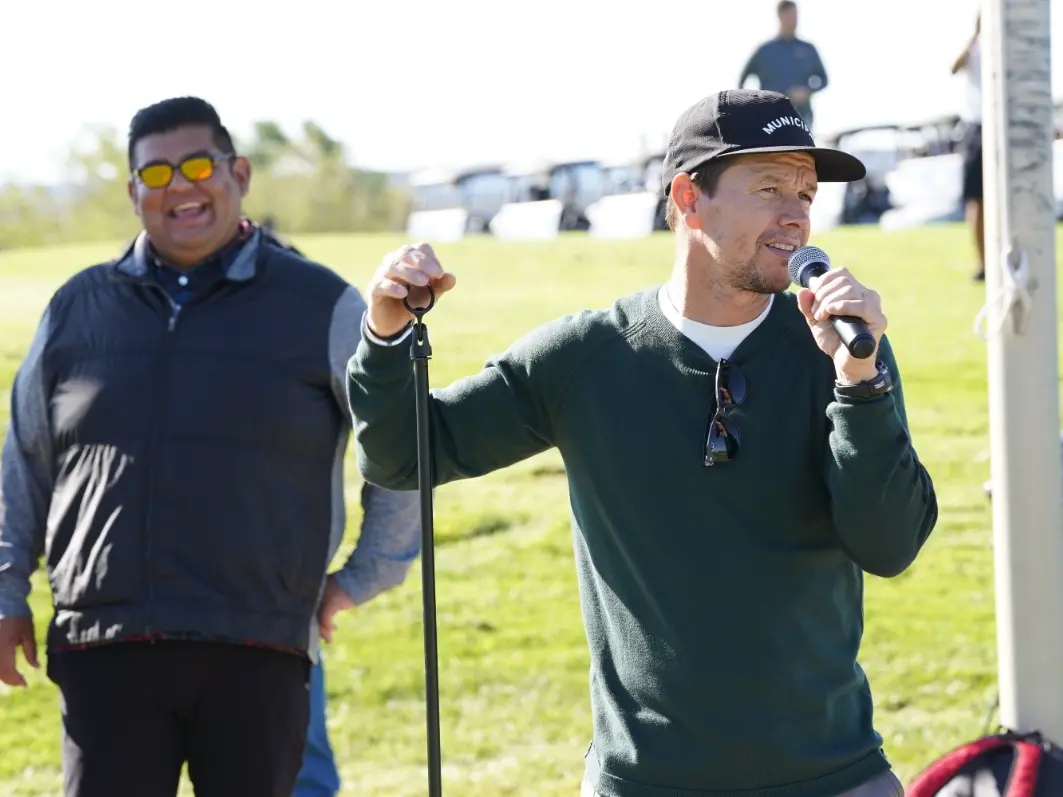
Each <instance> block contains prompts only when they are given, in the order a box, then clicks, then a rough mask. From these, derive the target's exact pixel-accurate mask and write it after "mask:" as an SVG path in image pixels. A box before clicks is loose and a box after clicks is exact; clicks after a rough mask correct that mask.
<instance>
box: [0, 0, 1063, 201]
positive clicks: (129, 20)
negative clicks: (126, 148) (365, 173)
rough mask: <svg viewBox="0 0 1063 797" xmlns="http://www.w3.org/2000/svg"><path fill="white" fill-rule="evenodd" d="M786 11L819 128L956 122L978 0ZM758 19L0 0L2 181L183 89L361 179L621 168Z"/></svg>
mask: <svg viewBox="0 0 1063 797" xmlns="http://www.w3.org/2000/svg"><path fill="white" fill-rule="evenodd" d="M1060 4H1063V0H1058V2H1057V0H1052V10H1053V20H1052V28H1053V31H1052V32H1053V39H1055V40H1057V41H1059V40H1061V39H1060V38H1059V37H1058V35H1057V33H1058V32H1063V19H1061V16H1060V14H1059V13H1058V9H1057V6H1058V5H1060ZM798 5H799V9H800V23H799V29H798V35H799V36H800V37H801V38H804V39H807V40H809V41H811V42H812V43H813V44H815V45H816V47H817V48H818V49H819V51H820V55H821V57H822V59H823V62H824V64H825V66H826V69H827V73H828V76H829V78H830V86H829V87H828V88H827V89H826V90H825V91H823V92H822V93H821V94H818V95H817V96H816V97H815V99H814V103H815V104H814V109H815V112H816V130H815V132H816V134H817V137H819V136H822V135H824V134H828V133H830V132H831V131H834V130H838V129H841V128H846V127H851V126H856V125H863V124H873V123H878V122H894V121H901V122H907V121H917V120H920V119H924V118H932V117H935V116H938V115H942V114H948V113H953V112H958V111H959V109H960V107H961V105H962V103H963V99H964V84H963V81H962V78H961V77H953V76H952V75H950V74H949V67H950V65H951V63H952V61H953V59H954V58H955V56H956V55H957V53H958V52H959V50H960V49H961V48H962V47H963V45H964V44H965V42H966V41H967V39H968V38H969V36H970V34H971V32H972V30H973V20H974V13H975V10H976V8H977V2H976V0H885V1H884V0H874V1H872V0H799V4H798ZM270 9H275V10H273V11H271V10H270ZM776 25H777V22H776V18H775V0H730V1H729V2H725V0H693V1H692V2H685V3H675V2H671V3H667V2H666V3H652V4H651V2H649V0H536V2H535V3H530V2H526V3H516V2H498V0H406V1H403V0H371V1H369V2H367V0H331V2H329V1H327V0H300V2H298V3H291V2H277V3H276V4H275V5H274V4H273V3H271V2H269V0H266V2H261V1H260V2H257V3H254V4H251V3H248V2H246V0H215V1H214V2H206V1H205V0H183V2H181V3H180V4H177V5H172V4H165V5H164V4H159V5H158V6H155V5H150V4H137V5H134V4H133V3H132V2H131V0H93V2H87V3H86V2H80V1H79V0H36V1H35V2H19V1H18V0H0V35H2V37H3V39H2V44H0V182H2V181H4V180H5V179H6V180H11V179H14V180H18V181H44V182H54V181H58V180H61V178H62V170H63V161H62V159H63V154H64V152H65V151H66V150H67V148H68V147H69V145H70V143H71V142H72V141H74V140H75V139H76V138H77V136H78V134H79V131H81V130H83V129H84V128H83V126H85V125H96V124H104V125H111V126H113V127H115V128H116V129H117V130H118V131H119V132H120V133H122V134H124V132H125V130H126V128H127V125H128V123H129V119H130V117H131V116H132V115H133V113H135V112H136V110H137V109H138V108H140V107H142V106H144V105H147V104H150V103H152V102H155V101H157V100H160V99H163V98H165V97H169V96H175V95H181V94H194V95H197V96H201V97H204V98H205V99H207V100H209V101H210V102H211V103H213V104H214V105H215V107H216V108H217V109H218V111H219V113H220V114H221V117H222V120H223V121H224V122H225V124H227V125H228V126H229V127H230V129H231V130H232V131H233V132H234V133H236V134H237V135H245V134H247V133H248V132H249V131H250V129H251V125H252V123H253V122H254V121H255V120H260V119H271V120H275V121H277V122H279V123H280V124H281V126H282V127H284V128H285V129H286V130H288V131H289V132H296V131H297V130H298V128H299V126H301V124H302V122H303V121H304V120H306V119H313V120H314V121H316V122H317V123H318V124H320V125H321V126H322V127H323V128H324V129H325V130H326V131H327V132H328V133H330V134H331V135H332V136H334V137H336V138H339V139H340V140H342V141H343V142H344V143H345V144H346V145H347V147H348V150H349V153H350V159H351V160H352V162H353V163H355V164H357V165H359V166H362V167H365V168H375V169H382V170H386V171H408V170H412V169H417V168H424V167H436V166H441V167H457V166H462V165H468V164H473V163H489V162H521V161H529V160H536V159H539V158H547V159H564V158H585V157H586V158H598V159H622V158H626V157H629V156H632V155H635V154H637V153H638V152H639V151H640V148H641V146H642V145H644V144H645V145H646V146H649V147H653V148H656V147H660V146H662V145H663V142H664V141H665V139H666V138H667V134H668V132H669V131H670V129H671V126H672V124H673V123H674V121H675V118H676V117H677V116H678V115H679V114H680V113H681V112H682V111H683V110H684V109H685V108H686V107H688V106H689V105H691V104H693V103H694V102H696V101H697V100H699V99H700V98H701V97H703V96H705V95H706V94H709V93H711V92H714V91H717V90H720V89H724V88H732V87H734V86H735V84H736V81H737V79H738V75H739V73H740V71H741V69H742V66H743V64H744V63H745V61H746V59H747V58H748V57H749V55H750V53H751V52H752V51H753V49H754V48H755V47H756V45H757V44H758V43H760V42H761V41H763V40H764V39H767V38H770V37H771V36H772V35H773V34H774V33H775V29H776ZM1061 66H1063V59H1060V58H1059V57H1058V56H1055V55H1054V57H1053V70H1052V72H1053V94H1054V95H1055V96H1057V97H1058V96H1060V94H1061V93H1063V71H1061V68H1060V67H1061Z"/></svg>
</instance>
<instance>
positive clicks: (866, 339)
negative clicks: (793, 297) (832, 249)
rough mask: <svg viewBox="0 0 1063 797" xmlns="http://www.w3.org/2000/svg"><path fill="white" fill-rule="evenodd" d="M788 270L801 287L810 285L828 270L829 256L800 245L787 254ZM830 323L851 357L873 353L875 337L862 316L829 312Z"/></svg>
mask: <svg viewBox="0 0 1063 797" xmlns="http://www.w3.org/2000/svg"><path fill="white" fill-rule="evenodd" d="M787 270H788V271H789V272H790V280H791V281H792V282H795V283H797V284H798V285H800V286H801V287H802V288H811V284H810V283H811V282H812V280H814V279H816V278H817V277H822V276H823V275H824V274H826V273H827V272H828V271H830V258H829V257H827V253H826V252H824V251H823V250H822V249H820V248H819V247H816V246H802V247H801V248H800V249H796V250H795V251H794V253H793V254H792V255H790V261H789V263H788V264H787ZM813 290H815V289H814V288H813ZM830 322H831V325H832V326H833V327H834V331H835V332H837V333H838V337H839V338H841V339H842V343H843V344H844V345H845V348H846V349H848V350H849V354H851V355H852V356H853V357H856V358H857V359H858V360H866V359H867V358H868V357H870V356H871V355H872V354H874V353H875V338H874V336H873V335H872V334H871V333H870V332H869V331H868V329H867V324H865V323H864V322H863V320H862V319H859V318H857V317H856V316H851V315H832V316H830Z"/></svg>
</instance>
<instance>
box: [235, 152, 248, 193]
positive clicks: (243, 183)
mask: <svg viewBox="0 0 1063 797" xmlns="http://www.w3.org/2000/svg"><path fill="white" fill-rule="evenodd" d="M233 177H235V178H236V184H237V185H239V186H240V196H247V192H248V191H249V190H250V189H251V161H249V160H248V159H247V158H245V157H243V156H242V155H241V156H238V157H237V158H236V159H235V160H234V161H233Z"/></svg>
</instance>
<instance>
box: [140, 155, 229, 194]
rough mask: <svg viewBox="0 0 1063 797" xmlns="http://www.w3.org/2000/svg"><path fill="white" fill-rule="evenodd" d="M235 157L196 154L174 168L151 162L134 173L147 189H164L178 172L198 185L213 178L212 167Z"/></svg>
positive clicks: (167, 164) (167, 163)
mask: <svg viewBox="0 0 1063 797" xmlns="http://www.w3.org/2000/svg"><path fill="white" fill-rule="evenodd" d="M234 157H235V155H211V154H210V153H207V152H204V153H196V154H195V155H189V156H188V157H187V158H185V159H184V160H183V161H181V162H180V163H179V164H177V166H176V167H175V166H174V165H173V164H172V163H169V162H167V161H152V162H151V163H146V164H144V165H143V166H141V167H140V168H139V169H137V171H136V175H137V177H138V178H139V179H140V182H142V183H143V184H144V185H145V186H147V187H148V188H165V187H166V186H168V185H169V184H170V183H172V182H173V178H174V174H175V173H176V172H177V171H180V172H181V174H182V176H184V178H185V179H186V180H188V181H189V182H192V183H200V182H202V181H204V180H209V179H210V178H211V177H213V176H214V167H215V165H216V164H218V163H224V162H225V161H227V160H232V159H233V158H234Z"/></svg>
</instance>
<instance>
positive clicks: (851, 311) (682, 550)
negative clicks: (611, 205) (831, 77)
mask: <svg viewBox="0 0 1063 797" xmlns="http://www.w3.org/2000/svg"><path fill="white" fill-rule="evenodd" d="M863 174H864V167H863V165H862V164H861V163H860V162H859V161H858V160H856V159H855V158H853V157H852V156H849V155H847V154H845V153H841V152H837V151H832V150H826V149H820V148H816V147H815V145H814V143H813V141H812V137H811V136H810V135H809V134H808V132H807V131H806V130H805V129H804V126H803V124H802V123H801V121H800V116H799V115H798V114H797V112H796V110H795V109H794V107H793V105H792V104H791V103H790V101H789V100H788V99H786V98H785V97H784V96H783V95H781V94H777V93H773V92H764V91H726V92H722V93H720V94H716V95H713V96H710V97H708V98H706V99H705V100H703V101H701V102H699V103H698V104H697V105H695V106H693V107H692V108H690V109H689V110H688V111H687V112H685V113H684V114H683V116H682V117H680V119H679V121H678V122H677V124H676V127H675V131H674V133H673V135H672V138H671V142H670V144H669V146H668V150H667V156H666V161H665V171H664V176H663V181H664V184H663V187H664V189H665V191H666V192H667V193H668V195H669V212H668V216H669V220H670V222H671V226H672V228H673V229H674V230H675V244H676V249H675V253H676V254H675V261H674V265H673V268H672V274H671V279H670V280H669V281H668V282H667V283H666V284H665V285H663V286H662V285H655V286H651V287H648V288H646V289H645V290H642V291H639V292H637V293H635V294H633V295H629V296H624V297H622V298H620V299H618V300H616V302H615V303H614V304H613V305H612V306H611V307H610V308H608V309H605V310H600V311H582V312H578V313H575V314H573V315H569V316H565V317H563V318H560V319H558V320H556V321H553V322H551V323H548V324H546V325H544V326H542V327H541V328H539V329H536V330H534V331H533V332H531V333H529V334H528V335H526V336H525V337H523V338H522V339H520V340H519V341H517V342H516V343H515V344H513V345H512V346H511V347H510V348H509V349H508V350H507V351H506V352H504V353H503V354H501V355H499V356H497V357H494V358H492V359H491V360H489V361H488V363H487V364H486V366H485V367H484V368H483V370H482V371H480V372H479V373H478V374H476V375H474V376H471V377H468V378H465V379H462V380H460V381H458V382H456V383H455V384H452V385H450V386H448V387H446V388H443V389H438V390H435V391H433V395H432V399H431V429H432V447H433V453H434V465H435V478H436V483H437V484H444V483H446V482H451V481H454V480H457V479H462V478H469V477H474V476H479V475H482V474H485V473H488V472H490V471H494V470H497V469H499V468H504V467H506V466H508V465H511V464H513V463H515V462H518V461H520V460H523V459H525V458H527V457H530V456H532V455H534V454H537V453H539V452H541V451H544V450H546V449H548V448H550V447H552V446H556V447H557V448H558V449H559V451H560V452H561V454H562V456H563V458H564V461H565V466H566V469H567V473H568V481H569V489H570V501H571V508H572V516H573V523H574V529H573V531H574V535H573V539H574V545H575V553H576V558H577V562H578V572H579V588H580V598H581V601H582V608H583V615H584V618H585V623H586V633H587V641H588V644H589V647H590V659H591V677H590V692H591V704H592V708H593V726H594V728H593V730H594V736H593V744H592V745H591V747H590V749H589V750H588V751H587V754H586V774H585V781H584V794H595V795H601V796H602V797H739V796H740V797H834V795H848V796H849V797H855V796H856V795H859V797H894V795H900V794H902V793H903V788H902V786H901V784H900V782H899V781H898V779H897V778H896V777H895V776H894V775H893V774H892V772H891V771H890V767H889V764H888V762H887V760H886V757H885V755H884V753H883V752H882V750H881V743H882V739H881V737H880V736H879V735H878V733H877V732H876V731H875V728H874V724H873V721H872V699H871V692H870V687H869V685H868V681H867V678H866V677H865V675H864V673H863V670H862V669H861V668H860V666H859V665H858V664H857V660H856V658H857V651H858V649H859V646H860V639H861V635H862V631H863V612H862V596H863V573H864V572H868V573H873V574H875V575H878V576H882V577H887V578H888V577H892V576H896V575H898V574H899V573H901V572H903V571H904V570H905V569H906V568H907V567H908V566H909V565H910V564H911V563H912V562H913V560H914V559H915V557H916V555H917V554H918V552H919V550H920V548H921V547H922V545H923V543H924V542H925V541H926V539H927V537H928V535H929V534H930V532H931V530H932V529H933V527H934V524H935V522H936V520H937V502H936V499H935V495H934V489H933V485H932V483H931V480H930V477H929V475H928V474H927V472H926V470H925V469H924V468H923V466H922V465H921V464H920V462H919V459H918V457H917V456H916V453H915V450H914V448H913V446H912V442H911V440H910V438H909V435H908V431H907V421H906V417H905V409H904V401H903V397H902V393H901V382H900V374H899V372H898V369H897V363H896V362H895V360H894V356H893V353H892V351H891V349H890V346H889V343H888V341H887V339H886V338H885V337H883V332H884V330H885V328H886V318H885V316H884V315H883V312H882V308H881V304H880V299H879V297H878V295H877V294H876V293H875V292H873V291H871V290H869V289H867V288H865V287H864V286H863V285H861V284H860V282H858V281H857V280H856V279H855V278H854V277H853V276H852V274H850V273H849V272H848V271H846V270H845V269H837V270H834V271H830V272H828V273H827V275H826V276H824V277H823V278H821V279H820V280H819V281H818V282H817V283H815V289H814V290H809V289H801V290H800V291H798V292H797V293H796V295H795V294H794V293H791V292H789V291H788V290H787V288H788V286H789V285H790V279H789V275H788V272H787V263H788V259H789V256H790V253H791V252H792V251H793V250H794V249H796V248H797V247H800V246H803V245H804V244H805V243H806V242H807V240H808V237H809V206H810V205H811V203H812V199H813V196H814V194H815V192H816V186H817V182H818V181H849V180H854V179H859V178H860V177H862V176H863ZM455 284H456V279H455V277H454V275H453V274H452V273H450V272H448V271H446V270H445V269H444V268H443V266H441V265H440V263H439V261H438V260H437V258H436V257H435V255H434V254H433V253H432V250H431V248H430V247H429V246H426V245H420V246H416V247H403V248H402V249H401V250H399V251H398V252H396V253H393V254H392V255H389V256H388V257H387V258H385V261H384V263H383V265H382V266H381V268H380V270H379V271H378V272H377V274H376V276H375V277H374V278H373V280H372V282H371V284H370V286H369V290H368V297H369V299H368V309H367V311H366V314H365V317H364V321H363V332H364V335H363V337H362V342H361V344H360V345H359V347H358V349H357V351H356V352H355V354H354V356H353V357H352V359H351V361H350V363H349V365H348V397H349V401H350V406H351V410H352V412H353V415H354V418H355V433H356V440H357V451H358V462H359V466H360V468H361V470H362V473H363V474H364V476H365V478H366V479H367V480H368V481H370V482H373V483H376V484H379V485H381V486H382V487H386V488H389V489H401V490H407V489H412V488H414V487H415V486H416V485H417V445H416V417H415V406H414V405H415V397H414V390H413V382H412V369H411V366H410V354H409V340H410V338H409V335H410V331H411V320H412V319H411V315H410V313H409V312H408V311H407V309H406V307H405V305H404V303H403V300H404V299H405V298H407V297H409V301H410V303H411V304H413V305H414V306H419V305H420V306H423V305H424V304H426V303H427V298H428V293H427V287H426V286H428V285H431V286H432V288H433V290H434V293H435V295H437V296H439V295H441V294H444V293H446V292H447V291H449V290H452V289H453V288H454V287H455ZM831 315H854V316H858V317H859V318H862V319H863V320H864V321H865V322H866V324H867V326H868V328H869V330H870V331H871V333H872V335H873V336H874V337H875V339H876V341H878V348H877V354H876V356H874V357H872V358H870V359H867V360H859V359H855V358H853V357H851V356H850V355H849V353H848V351H847V350H846V348H845V347H844V346H842V345H840V340H839V338H838V336H837V334H836V333H835V332H834V330H833V328H832V326H831V324H830V316H831ZM633 419H634V421H635V422H634V423H633Z"/></svg>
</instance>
